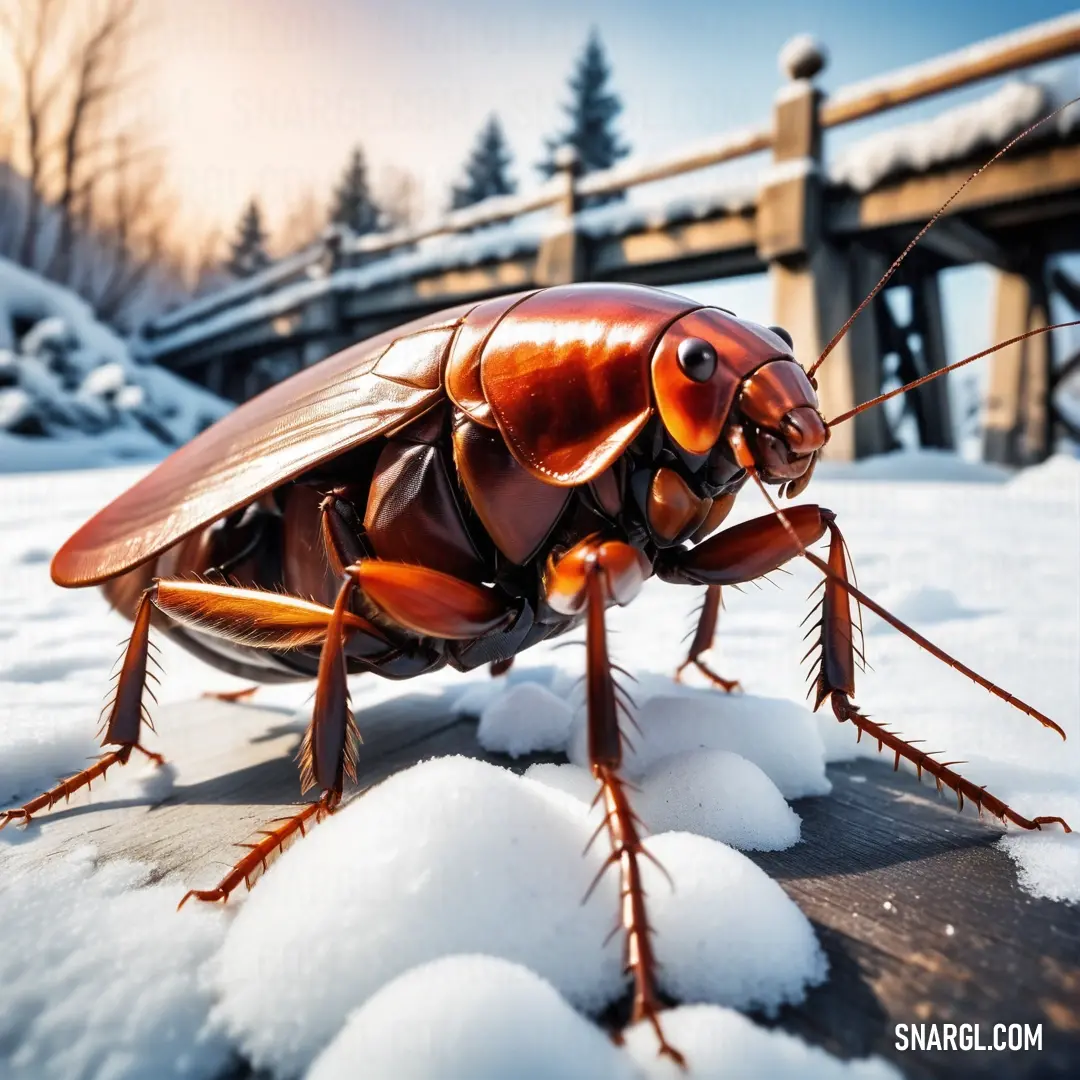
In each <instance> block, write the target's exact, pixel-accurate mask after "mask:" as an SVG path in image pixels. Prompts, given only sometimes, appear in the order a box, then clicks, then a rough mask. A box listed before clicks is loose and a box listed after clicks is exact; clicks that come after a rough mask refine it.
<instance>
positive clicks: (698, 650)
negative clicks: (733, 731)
mask: <svg viewBox="0 0 1080 1080" xmlns="http://www.w3.org/2000/svg"><path fill="white" fill-rule="evenodd" d="M722 607H723V601H722V599H721V596H720V586H719V585H710V586H708V588H706V590H705V599H704V600H703V601H702V603H701V612H700V614H699V615H698V622H697V628H696V629H695V630H694V640H693V641H692V642H691V643H690V651H689V653H687V656H686V659H685V660H684V661H683V662H682V663H681V664H680V665H679V666H678V668H676V670H675V681H676V682H682V673H683V672H684V671H685V670H686V669H687V668H688V667H690V666H691V665H693V666H694V667H696V668H697V669H698V671H700V672H701V673H702V675H704V676H705V677H706V678H707V679H709V680H710V682H712V684H713V685H714V686H719V687H720V688H721V689H722V690H724V691H726V692H727V693H729V694H730V693H731V692H732V691H733V690H739V689H741V687H740V685H739V681H738V679H725V678H724V677H723V676H722V675H718V674H717V673H716V672H715V671H713V669H712V668H711V667H709V665H708V664H706V663H705V661H704V660H702V659H701V655H702V653H706V652H708V651H709V650H710V649H711V648H712V646H713V642H714V641H715V640H716V624H717V622H718V621H719V618H720V609H721V608H722Z"/></svg>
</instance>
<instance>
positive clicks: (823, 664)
mask: <svg viewBox="0 0 1080 1080" xmlns="http://www.w3.org/2000/svg"><path fill="white" fill-rule="evenodd" d="M828 529H829V532H830V534H831V536H830V543H829V558H828V562H827V563H825V562H823V561H822V560H821V559H819V558H818V557H817V556H813V555H809V554H808V558H810V561H811V562H813V563H814V565H816V566H817V567H818V569H821V570H825V571H827V572H828V577H826V579H825V581H824V582H823V583H822V584H823V585H824V589H823V591H822V597H821V601H820V603H819V605H818V607H819V608H820V611H821V621H820V622H818V623H816V624H815V625H814V626H813V627H812V628H811V630H810V633H811V634H812V633H813V632H814V631H815V630H817V629H819V628H820V630H821V633H820V635H819V636H818V638H817V639H816V640H815V642H814V644H813V645H812V646H811V648H810V651H809V652H808V653H807V656H809V655H810V654H811V653H813V652H814V651H816V650H817V649H819V648H820V650H821V653H820V656H818V657H817V658H816V659H815V661H814V665H815V674H816V681H815V683H814V688H813V692H815V693H816V700H815V703H814V709H815V711H816V710H817V709H818V708H820V707H821V704H822V703H823V702H824V701H825V699H826V698H828V699H829V701H830V704H831V705H832V710H833V713H834V714H835V716H836V718H837V720H839V721H840V722H841V723H846V722H849V721H850V722H851V723H852V724H854V725H855V727H856V728H857V729H858V732H859V736H858V737H859V738H860V739H861V738H862V736H863V734H864V733H865V734H867V735H869V736H870V737H871V738H872V739H874V740H875V741H876V742H877V744H878V750H879V751H881V750H883V749H884V748H885V747H886V746H887V747H888V748H889V750H890V751H892V753H893V755H894V762H893V768H894V769H899V768H900V761H901V759H904V760H906V761H910V762H911V763H912V764H913V765H914V766H915V771H916V773H917V774H918V777H919V779H920V780H921V779H922V774H923V773H924V772H928V773H929V774H930V775H931V776H933V777H934V780H935V781H936V783H937V788H938V791H941V789H942V788H943V787H948V788H950V789H951V790H952V791H953V792H955V794H956V801H957V808H958V809H960V810H962V809H963V808H964V799H965V798H966V799H967V800H968V801H969V802H972V803H974V804H975V806H976V807H978V809H979V813H980V815H981V814H982V812H983V810H987V811H989V812H990V813H991V814H993V815H994V816H995V817H997V818H1000V819H1001V821H1003V822H1010V821H1011V822H1012V823H1013V824H1014V825H1018V826H1019V827H1020V828H1022V829H1041V828H1042V827H1043V826H1044V825H1052V824H1057V825H1060V826H1061V827H1062V828H1063V829H1064V830H1065V831H1066V832H1071V831H1072V830H1071V829H1070V828H1069V825H1068V823H1067V822H1066V821H1065V819H1064V818H1060V817H1057V816H1052V815H1051V816H1039V817H1034V818H1026V817H1024V816H1023V815H1022V814H1019V813H1017V812H1016V811H1015V810H1014V809H1013V808H1012V807H1011V806H1009V805H1008V804H1007V803H1004V802H1002V800H1001V799H999V798H997V796H995V795H991V794H990V792H988V791H987V790H986V788H984V787H978V786H977V785H975V784H973V783H972V782H971V781H970V780H968V779H966V778H965V777H963V776H961V775H960V774H959V773H958V772H955V771H954V770H953V768H952V766H953V765H960V764H962V762H959V761H946V762H942V761H938V760H937V759H936V758H935V757H933V755H932V754H931V753H928V752H927V751H925V750H920V749H919V748H918V747H917V746H915V745H914V744H913V743H911V742H909V741H907V740H905V739H903V738H901V737H900V736H899V735H898V734H896V733H895V732H893V731H890V730H889V729H888V728H887V727H885V726H884V725H883V724H878V723H874V721H872V720H871V719H870V718H869V717H868V716H866V715H864V714H863V713H862V712H861V711H860V709H859V706H858V705H856V704H855V703H854V702H853V701H852V700H851V699H852V697H853V696H854V694H855V655H856V647H855V643H854V638H855V627H854V624H853V622H852V618H851V596H855V598H856V599H857V600H858V601H860V602H861V603H863V604H864V605H866V606H868V607H870V608H871V610H873V611H874V612H875V613H876V614H878V615H880V616H881V617H882V618H885V619H886V620H887V621H889V622H891V623H892V625H893V626H895V627H896V628H897V629H899V630H900V631H901V632H902V633H904V634H906V635H907V636H908V637H911V638H912V639H913V640H915V641H916V642H917V643H918V644H920V645H922V647H923V648H925V649H927V650H928V651H929V652H931V653H932V654H933V655H935V656H937V657H938V659H940V660H942V661H943V662H944V663H947V664H949V665H950V666H951V667H953V668H955V669H956V670H958V671H961V672H962V673H963V674H966V675H967V676H968V677H969V678H972V679H973V681H975V682H977V683H979V684H980V685H981V686H983V687H985V688H986V689H988V690H990V692H991V693H993V694H995V696H997V697H1001V698H1003V699H1005V700H1007V701H1009V702H1010V704H1013V705H1014V706H1016V707H1017V708H1018V709H1020V710H1021V711H1022V712H1026V713H1027V714H1028V715H1030V716H1033V717H1034V718H1035V719H1037V720H1039V721H1040V723H1042V724H1043V725H1044V726H1045V727H1050V728H1053V729H1054V730H1056V731H1057V732H1058V733H1059V734H1061V735H1062V737H1064V733H1063V732H1062V731H1061V729H1060V728H1059V727H1058V726H1057V725H1056V724H1055V723H1054V722H1053V721H1052V720H1050V719H1049V717H1045V716H1043V715H1042V714H1041V713H1039V712H1038V711H1037V710H1035V709H1033V708H1031V706H1029V705H1026V704H1024V703H1023V702H1021V701H1019V700H1018V699H1016V698H1015V697H1013V696H1012V695H1010V694H1007V693H1006V692H1005V691H1003V690H1002V689H1001V688H1000V687H997V686H994V685H993V684H992V683H990V682H989V681H988V680H986V679H984V678H983V677H982V676H980V675H978V674H976V673H975V672H973V671H971V669H970V668H967V667H966V666H965V665H963V664H961V663H960V662H959V661H957V660H955V659H954V658H953V657H951V656H949V655H948V654H947V653H944V652H943V651H942V650H941V649H938V648H937V646H935V645H933V644H932V643H930V642H928V641H927V640H926V639H925V638H923V637H922V636H921V635H920V634H918V633H916V632H915V631H914V630H912V629H911V628H910V627H908V626H905V625H904V624H903V623H901V622H900V620H899V619H897V618H896V617H895V616H894V615H892V614H891V613H889V612H887V611H885V610H884V609H883V608H881V607H880V605H878V604H877V603H876V602H875V601H873V600H871V599H870V598H869V597H868V596H866V594H865V593H863V592H861V591H860V590H859V589H858V588H857V587H856V586H853V585H852V584H851V583H850V582H849V581H848V567H847V557H846V548H845V545H844V538H843V536H842V535H841V533H840V530H839V528H837V526H836V523H835V521H829V522H828ZM815 610H817V609H815ZM808 636H809V635H808Z"/></svg>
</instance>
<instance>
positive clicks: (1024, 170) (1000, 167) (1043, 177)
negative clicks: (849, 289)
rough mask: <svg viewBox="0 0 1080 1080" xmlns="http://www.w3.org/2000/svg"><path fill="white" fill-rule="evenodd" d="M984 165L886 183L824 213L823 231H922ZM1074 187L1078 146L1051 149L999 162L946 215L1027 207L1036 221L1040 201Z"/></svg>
mask: <svg viewBox="0 0 1080 1080" xmlns="http://www.w3.org/2000/svg"><path fill="white" fill-rule="evenodd" d="M986 156H987V157H989V154H987V155H986ZM985 160H986V159H985V158H982V159H972V160H970V161H968V162H965V163H963V164H958V165H955V166H953V167H952V168H950V169H947V170H944V171H940V172H933V173H920V174H917V175H914V176H910V177H907V178H905V179H901V180H895V181H887V182H885V183H883V184H882V185H880V186H879V187H877V188H874V189H873V190H871V191H868V192H866V193H865V194H863V195H861V196H853V197H851V198H849V199H845V200H843V201H842V202H834V203H833V205H831V206H830V207H828V208H827V210H826V231H827V232H828V233H829V234H831V235H850V234H855V233H861V232H864V231H868V230H873V229H887V228H892V227H894V226H896V225H924V224H925V223H926V222H927V221H929V220H930V218H931V217H932V216H933V214H934V213H936V211H937V210H938V209H939V208H940V207H941V206H942V205H943V204H944V203H945V200H946V199H948V198H949V197H950V196H951V195H952V194H953V193H954V192H955V191H956V190H957V189H958V188H959V187H960V185H961V184H962V183H963V182H964V181H965V180H966V179H967V178H968V177H969V176H970V175H971V173H972V172H973V171H974V170H975V169H976V168H978V167H979V166H980V165H982V164H984V162H985ZM1077 187H1080V146H1077V145H1070V146H1052V147H1050V148H1048V149H1045V150H1042V151H1040V152H1038V153H1029V154H1027V155H1025V156H1023V157H1004V158H1002V159H1001V160H1000V161H998V162H996V163H995V164H994V167H993V168H992V169H988V170H987V171H986V172H985V173H984V174H983V175H982V176H980V177H979V179H978V180H977V181H976V182H975V183H973V184H971V185H970V186H969V187H967V188H966V189H965V190H964V191H963V193H962V194H961V195H959V196H958V197H957V198H956V200H955V201H954V202H953V203H951V204H950V206H949V209H948V211H946V213H947V214H958V213H962V212H964V211H969V212H970V211H973V210H985V209H989V208H994V207H998V206H1001V205H1007V204H1011V203H1027V204H1029V205H1030V206H1032V213H1033V214H1034V215H1035V216H1036V217H1037V216H1038V214H1039V209H1038V200H1039V199H1041V198H1045V197H1047V196H1051V195H1055V194H1058V193H1061V192H1071V191H1075V190H1076V189H1077ZM1015 212H1016V213H1019V211H1018V210H1017V211H1015Z"/></svg>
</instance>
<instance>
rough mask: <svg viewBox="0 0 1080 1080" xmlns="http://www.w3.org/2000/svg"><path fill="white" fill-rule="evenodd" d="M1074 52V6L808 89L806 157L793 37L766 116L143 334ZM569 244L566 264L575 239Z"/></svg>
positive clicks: (452, 221) (395, 237)
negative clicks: (795, 106) (904, 63)
mask: <svg viewBox="0 0 1080 1080" xmlns="http://www.w3.org/2000/svg"><path fill="white" fill-rule="evenodd" d="M1077 52H1080V12H1077V13H1073V14H1069V15H1064V16H1061V17H1059V18H1056V19H1051V20H1048V21H1046V22H1042V23H1038V24H1035V25H1033V26H1030V27H1027V28H1025V29H1023V30H1020V31H1016V32H1014V33H1010V34H1004V35H1001V36H999V37H995V38H991V39H988V40H986V41H984V42H981V43H979V44H976V45H972V46H969V47H967V48H964V49H960V50H957V51H955V52H952V53H948V54H946V55H944V56H941V57H938V58H936V59H934V60H931V61H927V62H924V63H921V64H917V65H914V66H911V67H907V68H903V69H901V70H899V71H895V72H892V73H890V74H888V75H885V76H882V77H880V78H875V79H871V80H868V81H866V82H861V83H858V84H855V85H853V86H849V87H846V88H843V89H841V90H839V91H837V92H836V93H835V94H833V95H832V96H831V97H826V96H825V95H824V94H822V93H820V92H819V91H815V92H814V95H813V97H812V99H811V104H812V109H811V112H810V114H809V115H807V114H806V110H802V111H803V113H804V116H803V120H804V121H808V122H809V127H810V130H809V131H807V132H803V133H800V134H797V135H796V136H795V142H796V143H797V144H798V145H797V146H796V149H798V150H800V151H805V154H796V153H792V147H791V146H789V145H787V144H789V143H790V142H791V133H790V132H789V131H786V130H785V128H786V127H790V123H786V122H785V117H786V116H787V117H788V119H790V114H791V112H792V110H791V109H790V108H785V103H786V102H789V101H790V99H791V97H792V96H793V91H794V95H795V96H798V92H799V90H800V89H802V90H808V89H809V80H810V79H812V78H813V76H814V75H815V74H817V72H818V71H819V70H820V69H821V67H823V65H824V55H823V53H822V52H820V51H819V50H817V49H816V48H815V47H814V46H813V43H812V42H810V41H809V40H808V39H795V40H794V41H793V42H791V43H789V45H788V46H787V47H786V48H785V50H784V52H783V53H782V54H781V62H782V64H783V65H784V67H785V69H786V71H787V73H788V75H789V76H790V77H791V80H792V81H791V82H790V83H789V84H787V85H786V86H784V87H782V88H781V90H780V92H779V94H778V97H777V103H776V108H775V110H774V117H773V120H772V122H770V123H767V124H762V125H760V126H757V127H753V128H749V129H745V130H740V131H735V132H730V133H726V134H724V135H721V136H719V137H718V138H716V139H714V140H712V141H710V142H707V143H704V144H697V145H696V146H695V147H694V148H692V149H689V150H685V151H683V152H680V153H677V154H674V155H671V156H670V157H666V158H664V159H662V160H660V161H653V162H648V163H641V162H627V163H624V164H621V165H617V166H615V167H613V168H610V169H606V170H603V171H600V172H594V173H590V174H588V175H585V176H582V175H579V170H578V167H577V162H576V160H575V159H574V157H573V155H572V154H564V155H563V156H562V157H561V158H559V159H557V166H558V169H557V172H556V174H555V175H554V176H553V177H552V178H551V180H550V181H548V183H546V184H545V185H544V186H542V187H541V188H540V189H539V190H537V191H535V192H532V193H530V194H527V195H519V196H503V197H498V198H492V199H487V200H485V201H483V202H481V203H478V204H476V205H475V206H471V207H467V208H465V209H462V210H455V211H452V212H450V213H448V214H445V215H444V216H443V217H441V218H440V219H439V220H437V221H435V222H433V223H431V224H428V225H424V226H420V227H417V228H409V229H399V230H395V231H393V232H388V233H378V234H369V235H365V236H359V237H357V236H352V235H350V234H348V233H347V232H343V231H341V230H328V231H327V233H326V234H325V235H324V237H323V238H322V239H321V240H320V241H319V242H317V243H315V244H313V245H311V246H310V247H308V248H306V249H304V250H302V251H299V252H297V253H295V254H294V255H291V256H288V257H287V258H285V259H282V260H279V261H278V262H277V263H275V264H274V265H273V266H270V267H268V268H267V269H266V270H264V271H262V272H260V273H259V274H256V275H253V276H252V277H251V278H248V279H246V280H244V281H240V282H237V283H235V284H234V285H230V286H228V287H227V288H225V289H222V290H220V291H218V292H216V293H214V294H212V295H209V296H206V297H202V298H200V299H198V300H196V301H193V302H192V303H190V304H186V305H184V306H183V307H182V308H179V309H177V310H175V311H173V312H169V313H166V314H164V315H162V316H160V317H158V318H157V319H155V320H154V322H153V323H152V324H151V325H150V326H148V327H145V328H144V333H145V335H146V336H147V337H148V338H155V337H160V336H163V335H166V334H169V333H172V332H173V331H175V330H178V329H180V328H181V327H185V326H190V325H192V324H195V323H198V322H200V321H202V320H204V319H207V318H209V317H211V316H213V315H216V314H218V313H220V312H222V311H225V310H228V309H229V308H232V307H235V306H237V305H239V304H242V303H245V302H247V301H249V300H252V299H254V298H256V297H259V296H265V295H269V294H271V293H273V292H275V291H276V290H278V289H280V288H282V287H283V286H285V285H288V284H290V283H292V282H295V281H298V280H303V279H305V278H315V277H319V276H322V275H324V274H326V273H328V272H331V271H332V270H333V269H334V268H335V267H336V266H338V265H341V264H342V263H345V264H352V265H355V264H357V263H367V262H368V261H369V260H373V259H377V258H381V257H383V256H387V255H391V254H393V253H394V252H397V251H403V250H409V249H411V248H414V247H415V246H416V245H418V244H421V243H424V242H425V241H430V240H434V239H437V238H439V237H446V236H453V235H460V234H464V233H468V232H470V231H472V230H475V229H478V228H482V227H485V226H490V225H498V224H504V223H507V222H511V221H514V220H516V219H519V218H523V217H525V216H527V215H530V214H535V213H537V212H539V211H544V210H553V211H555V213H556V215H557V217H561V218H563V219H566V220H565V221H564V222H563V227H564V228H565V229H567V230H570V229H572V220H571V219H572V218H573V216H574V215H575V214H576V213H577V211H578V209H579V208H580V207H581V205H582V203H583V202H584V201H586V200H587V199H589V198H590V197H595V196H603V195H615V194H623V193H626V192H628V191H630V190H632V189H634V188H637V187H640V186H642V185H646V184H652V183H656V182H658V181H663V180H670V179H674V178H675V177H679V176H684V175H686V174H688V173H693V172H698V171H700V170H704V169H709V168H712V167H714V166H716V165H720V164H723V163H725V162H730V161H734V160H737V159H740V158H745V157H748V156H751V155H753V154H758V153H761V152H763V151H767V150H770V149H771V150H773V157H774V159H775V160H778V161H783V160H789V159H791V158H793V157H798V156H810V157H818V158H820V154H821V146H820V133H821V132H822V131H824V130H825V129H829V128H834V127H838V126H840V125H843V124H847V123H851V122H853V121H856V120H861V119H865V118H867V117H870V116H873V115H875V114H878V113H882V112H885V111H886V110H889V109H893V108H896V107H898V106H901V105H906V104H909V103H911V102H914V101H918V100H920V99H921V98H925V97H928V96H931V95H934V94H938V93H943V92H946V91H949V90H955V89H959V88H960V87H963V86H967V85H969V84H971V83H974V82H977V81H980V80H983V79H988V78H991V77H993V76H997V75H1003V74H1007V73H1009V72H1011V71H1015V70H1018V69H1021V68H1025V67H1029V66H1031V65H1034V64H1040V63H1045V62H1047V61H1051V60H1055V59H1058V58H1060V57H1063V56H1067V55H1070V54H1073V53H1077ZM556 224H557V223H556ZM564 247H565V245H564ZM568 250H569V254H570V261H571V262H572V261H573V250H572V245H571V247H570V248H569V249H568ZM555 261H556V263H558V262H559V261H560V260H558V259H556V260H555ZM562 261H565V260H562ZM549 264H550V260H549ZM565 272H566V273H571V272H572V267H568V268H566V269H565ZM553 273H554V275H555V277H558V276H559V273H560V271H559V268H558V266H556V267H555V268H554V271H553Z"/></svg>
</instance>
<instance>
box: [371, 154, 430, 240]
mask: <svg viewBox="0 0 1080 1080" xmlns="http://www.w3.org/2000/svg"><path fill="white" fill-rule="evenodd" d="M422 196H423V192H422V190H421V187H420V181H419V180H418V179H417V178H416V177H415V176H414V175H413V174H412V173H411V172H409V171H408V170H406V169H399V168H397V167H395V166H393V165H387V166H385V167H384V168H383V169H382V171H381V172H380V173H379V182H378V184H377V185H376V188H375V201H376V202H377V203H378V206H379V209H380V210H381V211H382V222H381V224H382V225H383V227H385V228H388V229H407V228H409V227H410V226H413V225H415V224H416V223H417V221H419V219H420V204H421V201H422Z"/></svg>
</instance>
